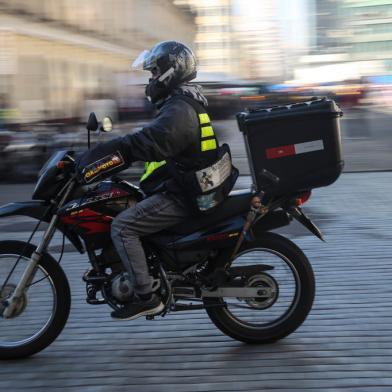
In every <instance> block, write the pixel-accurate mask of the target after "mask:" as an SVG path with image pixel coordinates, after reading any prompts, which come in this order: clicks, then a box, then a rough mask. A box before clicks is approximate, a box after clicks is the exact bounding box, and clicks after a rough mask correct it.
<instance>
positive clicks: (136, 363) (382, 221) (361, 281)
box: [0, 173, 392, 392]
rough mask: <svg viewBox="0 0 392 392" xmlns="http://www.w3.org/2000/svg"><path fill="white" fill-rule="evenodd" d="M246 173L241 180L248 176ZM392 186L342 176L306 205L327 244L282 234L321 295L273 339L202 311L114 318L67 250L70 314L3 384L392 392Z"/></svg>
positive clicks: (4, 366) (0, 228)
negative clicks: (91, 298)
mask: <svg viewBox="0 0 392 392" xmlns="http://www.w3.org/2000/svg"><path fill="white" fill-rule="evenodd" d="M248 183H249V179H248V178H241V180H240V186H245V185H246V184H248ZM17 189H19V195H18V198H22V199H24V198H26V197H27V195H26V194H25V193H27V189H26V188H23V187H15V188H12V187H11V188H9V187H8V188H7V187H6V188H5V187H3V186H0V195H1V196H0V198H1V199H4V198H7V196H6V195H5V193H6V194H13V195H16V194H17V193H18V192H17V191H16V190H17ZM12 192H13V193H12ZM391 194H392V173H368V174H344V175H342V176H341V178H340V179H339V180H338V181H337V182H336V183H335V184H334V185H332V186H330V187H327V188H324V189H319V190H315V191H314V192H313V196H312V198H311V199H310V201H309V202H308V203H307V205H306V210H307V211H308V213H309V215H311V216H312V217H313V218H314V219H315V221H316V222H317V223H318V224H319V225H320V227H321V228H322V230H323V231H324V234H325V237H326V240H327V242H326V243H322V242H320V241H319V240H317V239H316V238H315V237H313V236H311V235H308V234H307V233H306V231H305V230H302V229H299V228H297V229H295V230H291V229H287V228H285V229H284V230H282V233H284V234H285V235H288V236H289V237H290V238H292V239H293V240H294V241H295V242H296V243H297V244H298V245H299V246H300V247H301V248H302V249H303V250H304V251H305V253H306V254H307V256H308V257H309V259H310V260H311V261H312V264H313V267H314V270H315V274H316V280H317V295H316V301H315V303H314V307H313V309H312V312H311V314H310V316H309V317H308V319H307V320H306V322H305V323H304V324H303V325H302V326H301V327H300V328H299V329H298V330H297V331H296V332H295V333H293V334H292V335H290V336H289V337H287V338H286V339H283V340H282V341H280V342H278V343H276V344H272V345H267V346H249V345H245V344H242V343H239V342H236V341H233V340H231V339H230V338H228V337H226V336H224V335H222V334H221V333H220V332H219V331H218V330H217V329H215V327H214V326H213V325H212V324H211V322H210V321H209V320H208V318H207V317H206V315H205V314H204V312H202V311H197V312H187V313H183V314H181V313H180V314H170V315H168V316H167V317H165V318H164V319H161V320H158V321H153V322H149V321H146V320H144V319H138V320H135V321H133V322H115V321H112V320H111V319H110V316H109V309H108V308H107V307H106V306H102V307H93V306H89V305H87V304H86V303H85V302H84V297H85V293H84V285H83V282H82V281H81V274H82V273H83V272H84V270H85V269H87V267H88V265H87V262H86V260H85V257H84V256H79V255H78V254H77V253H75V252H73V251H68V252H67V253H66V255H65V257H64V260H63V262H62V265H63V268H64V269H65V271H66V273H67V275H68V277H69V279H70V281H71V287H72V300H73V304H72V311H71V316H70V319H69V322H68V324H67V326H66V328H65V329H64V331H63V333H62V334H61V335H60V337H59V338H58V339H57V340H56V341H55V342H54V343H53V344H52V345H51V346H50V347H49V348H47V349H46V350H44V351H43V352H41V353H40V354H38V355H36V356H35V357H32V358H30V359H26V360H20V361H4V362H2V363H1V367H0V390H1V391H5V390H9V391H25V390H34V391H53V390H60V389H61V390H62V391H94V392H96V391H140V390H142V391H146V392H149V391H151V392H155V391H181V392H183V391H184V392H186V391H267V390H278V391H303V390H310V391H326V392H327V391H328V392H329V391H343V390H344V391H360V392H383V391H385V392H386V391H388V392H389V391H391V390H392V376H391V375H392V372H391V370H392V343H391V342H392V326H391V321H392V313H391V311H392V305H391V304H392V290H391V283H390V282H391V278H392V225H391V222H392V211H391V208H390V205H391V199H392V198H391V196H390V195H391ZM13 197H16V196H13ZM21 222H22V223H23V221H16V222H15V221H11V220H7V219H6V220H1V221H0V239H4V238H9V237H12V238H24V239H26V238H27V236H28V232H27V231H26V230H27V228H26V226H21V225H20V224H21ZM59 241H60V239H59V238H57V239H56V241H55V244H54V245H55V246H54V248H52V251H53V252H54V253H55V254H58V244H59Z"/></svg>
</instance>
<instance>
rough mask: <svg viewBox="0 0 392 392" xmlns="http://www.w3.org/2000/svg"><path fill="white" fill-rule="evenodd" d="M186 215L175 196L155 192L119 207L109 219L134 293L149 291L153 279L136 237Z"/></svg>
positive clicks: (154, 230) (138, 237) (172, 223)
mask: <svg viewBox="0 0 392 392" xmlns="http://www.w3.org/2000/svg"><path fill="white" fill-rule="evenodd" d="M187 216H189V212H188V209H187V208H186V206H185V205H184V204H183V203H182V202H181V201H180V200H178V199H177V198H176V197H175V196H173V195H170V194H167V193H158V194H155V195H152V196H150V197H148V198H146V199H144V200H142V201H141V202H139V203H137V204H135V205H134V206H133V207H131V208H128V209H127V210H124V211H122V212H121V213H120V214H119V215H117V216H116V218H115V219H114V220H113V223H112V232H111V235H112V240H113V244H114V246H115V248H116V250H117V252H118V254H119V255H120V257H121V260H122V262H123V265H124V267H125V270H126V271H127V272H128V274H129V276H130V277H131V279H132V283H133V285H134V289H135V293H136V294H141V295H143V294H148V293H150V292H151V291H152V283H153V280H152V277H151V276H150V274H149V272H148V267H147V261H146V256H145V254H144V250H143V247H142V244H141V241H140V237H143V236H146V235H148V234H153V233H156V232H158V231H161V230H163V229H166V228H168V227H170V226H173V225H175V224H176V223H179V222H181V221H183V220H184V219H185V218H186V217H187Z"/></svg>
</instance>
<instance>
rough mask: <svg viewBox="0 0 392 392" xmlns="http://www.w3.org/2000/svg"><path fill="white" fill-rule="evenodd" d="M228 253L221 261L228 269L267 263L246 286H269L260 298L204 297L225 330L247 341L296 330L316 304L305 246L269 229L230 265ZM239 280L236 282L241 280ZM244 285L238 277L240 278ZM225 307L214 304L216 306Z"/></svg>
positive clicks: (272, 338) (215, 320)
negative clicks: (303, 249) (302, 246)
mask: <svg viewBox="0 0 392 392" xmlns="http://www.w3.org/2000/svg"><path fill="white" fill-rule="evenodd" d="M229 254H230V252H227V253H226V255H222V257H220V258H219V261H218V263H217V265H216V267H217V268H226V270H227V271H228V272H229V274H230V267H246V266H250V265H254V266H257V265H260V264H262V265H264V266H266V267H267V268H265V269H264V270H263V271H259V272H257V271H256V272H255V273H254V274H253V275H252V276H246V277H245V278H244V277H243V278H242V283H241V285H242V286H243V287H260V288H261V289H263V288H266V289H268V293H269V294H268V295H267V296H264V297H256V298H204V304H205V305H206V311H207V313H208V316H209V317H210V319H211V321H212V322H213V323H214V324H215V326H216V327H217V328H219V329H220V330H221V331H222V332H223V333H224V334H226V335H228V336H230V337H232V338H234V339H236V340H239V341H243V342H246V343H272V342H275V341H277V340H279V339H282V338H284V337H285V336H287V335H289V334H290V333H292V332H294V331H295V330H296V329H297V328H298V327H299V326H300V325H301V324H302V323H303V322H304V321H305V319H306V317H307V315H308V313H309V312H310V310H311V308H312V304H313V299H314V295H315V281H314V275H313V270H312V267H311V265H310V263H309V261H308V259H307V258H306V256H305V254H304V253H303V252H302V251H301V249H300V248H299V247H298V246H297V245H295V244H294V243H293V242H291V241H290V240H288V239H287V238H285V237H282V236H280V235H278V234H275V233H264V234H263V235H262V236H261V237H260V238H257V239H255V240H254V241H252V242H246V243H244V244H243V245H242V247H241V249H240V250H239V252H238V253H237V255H236V256H235V258H234V260H233V261H232V263H231V264H230V265H229V266H228V265H227V264H228V263H227V257H229ZM236 279H237V280H238V277H237V278H235V279H234V280H233V282H229V283H231V284H235V283H236ZM237 285H238V282H237ZM217 304H218V305H224V306H214V305H217Z"/></svg>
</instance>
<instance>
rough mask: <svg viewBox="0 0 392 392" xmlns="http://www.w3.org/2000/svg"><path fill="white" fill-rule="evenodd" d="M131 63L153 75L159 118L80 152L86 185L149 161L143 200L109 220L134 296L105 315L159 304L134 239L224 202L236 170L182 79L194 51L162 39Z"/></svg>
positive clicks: (191, 72)
mask: <svg viewBox="0 0 392 392" xmlns="http://www.w3.org/2000/svg"><path fill="white" fill-rule="evenodd" d="M133 68H135V69H143V70H147V71H150V72H151V75H152V76H151V78H150V79H149V83H148V84H147V86H146V96H147V98H148V99H149V100H150V101H151V102H152V103H153V104H155V105H156V107H157V108H158V109H159V112H158V114H157V116H156V117H155V119H154V120H153V121H151V122H150V123H149V124H147V125H146V126H144V127H143V129H142V130H141V131H139V132H136V133H134V134H130V135H127V136H125V137H120V138H116V139H113V140H111V141H108V142H106V143H103V144H100V145H98V146H97V147H95V148H94V149H92V150H89V151H87V152H85V153H84V154H83V155H82V156H81V157H80V159H79V162H78V167H79V169H80V171H81V175H82V179H83V175H84V180H85V182H90V181H94V180H96V179H98V178H101V176H102V175H103V172H105V170H106V168H108V167H109V170H108V171H111V172H110V174H112V173H114V172H115V171H119V170H123V169H124V168H126V167H127V166H128V165H129V164H130V163H131V162H134V161H145V162H147V163H146V165H145V169H146V170H145V173H144V175H143V176H142V178H141V182H140V185H141V188H142V190H143V191H144V192H145V193H146V195H147V197H146V198H145V199H144V200H142V201H141V202H139V203H137V204H136V205H134V206H133V207H131V208H129V209H127V210H124V211H123V212H121V213H120V214H119V215H118V216H117V217H116V218H115V219H114V220H113V223H112V232H111V235H112V240H113V244H114V246H115V248H116V250H117V252H118V254H119V256H120V258H121V260H122V263H123V265H124V267H125V271H127V273H128V275H129V276H130V278H131V281H132V285H133V289H134V295H133V297H131V298H130V300H129V302H128V303H126V304H125V305H124V306H123V307H122V308H121V309H118V310H115V311H113V312H112V313H111V315H112V317H113V318H115V319H127V320H130V319H135V318H137V317H139V316H143V315H154V314H158V313H160V312H161V311H162V310H163V308H164V305H163V304H162V302H161V299H160V298H159V296H158V295H156V294H155V293H154V292H153V279H152V277H151V276H150V274H149V270H148V266H147V261H146V256H145V254H144V250H143V246H142V242H141V240H140V237H143V236H146V235H148V234H152V233H155V232H158V231H161V230H163V229H165V228H168V227H170V226H173V225H175V224H176V223H179V222H181V221H183V220H184V219H186V218H187V217H190V216H191V215H192V214H194V213H195V212H200V211H207V210H209V208H210V207H211V209H212V208H213V207H214V206H216V205H218V204H219V203H220V202H221V201H222V200H224V198H225V197H226V196H227V194H228V192H229V191H230V189H231V188H232V186H233V184H234V182H235V179H236V176H237V175H238V173H237V172H236V169H235V168H233V167H232V166H231V159H230V162H229V164H228V160H229V158H230V153H229V152H228V147H227V146H226V145H224V146H225V147H223V146H222V147H220V146H219V145H218V141H217V139H216V136H215V133H214V131H213V128H212V126H211V124H210V119H209V116H208V114H207V112H206V110H205V107H206V106H207V100H206V98H205V97H204V96H203V94H202V93H201V88H200V87H199V86H197V85H191V84H188V82H189V81H190V80H192V79H194V78H195V77H196V59H195V56H194V54H193V52H192V50H191V49H190V48H188V47H187V46H186V45H184V44H182V43H180V42H175V41H165V42H161V43H158V44H157V45H155V46H154V47H153V48H152V49H151V50H150V51H144V52H142V53H141V54H140V55H139V56H138V58H137V59H136V60H135V61H134V63H133ZM113 154H114V155H113ZM102 162H104V163H102ZM113 162H114V163H113Z"/></svg>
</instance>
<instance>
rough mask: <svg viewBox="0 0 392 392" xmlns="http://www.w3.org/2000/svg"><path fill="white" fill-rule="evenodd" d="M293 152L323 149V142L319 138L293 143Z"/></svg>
mask: <svg viewBox="0 0 392 392" xmlns="http://www.w3.org/2000/svg"><path fill="white" fill-rule="evenodd" d="M294 148H295V153H296V154H303V153H305V152H311V151H319V150H324V143H323V141H322V140H321V139H320V140H313V141H311V142H306V143H298V144H294Z"/></svg>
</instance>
